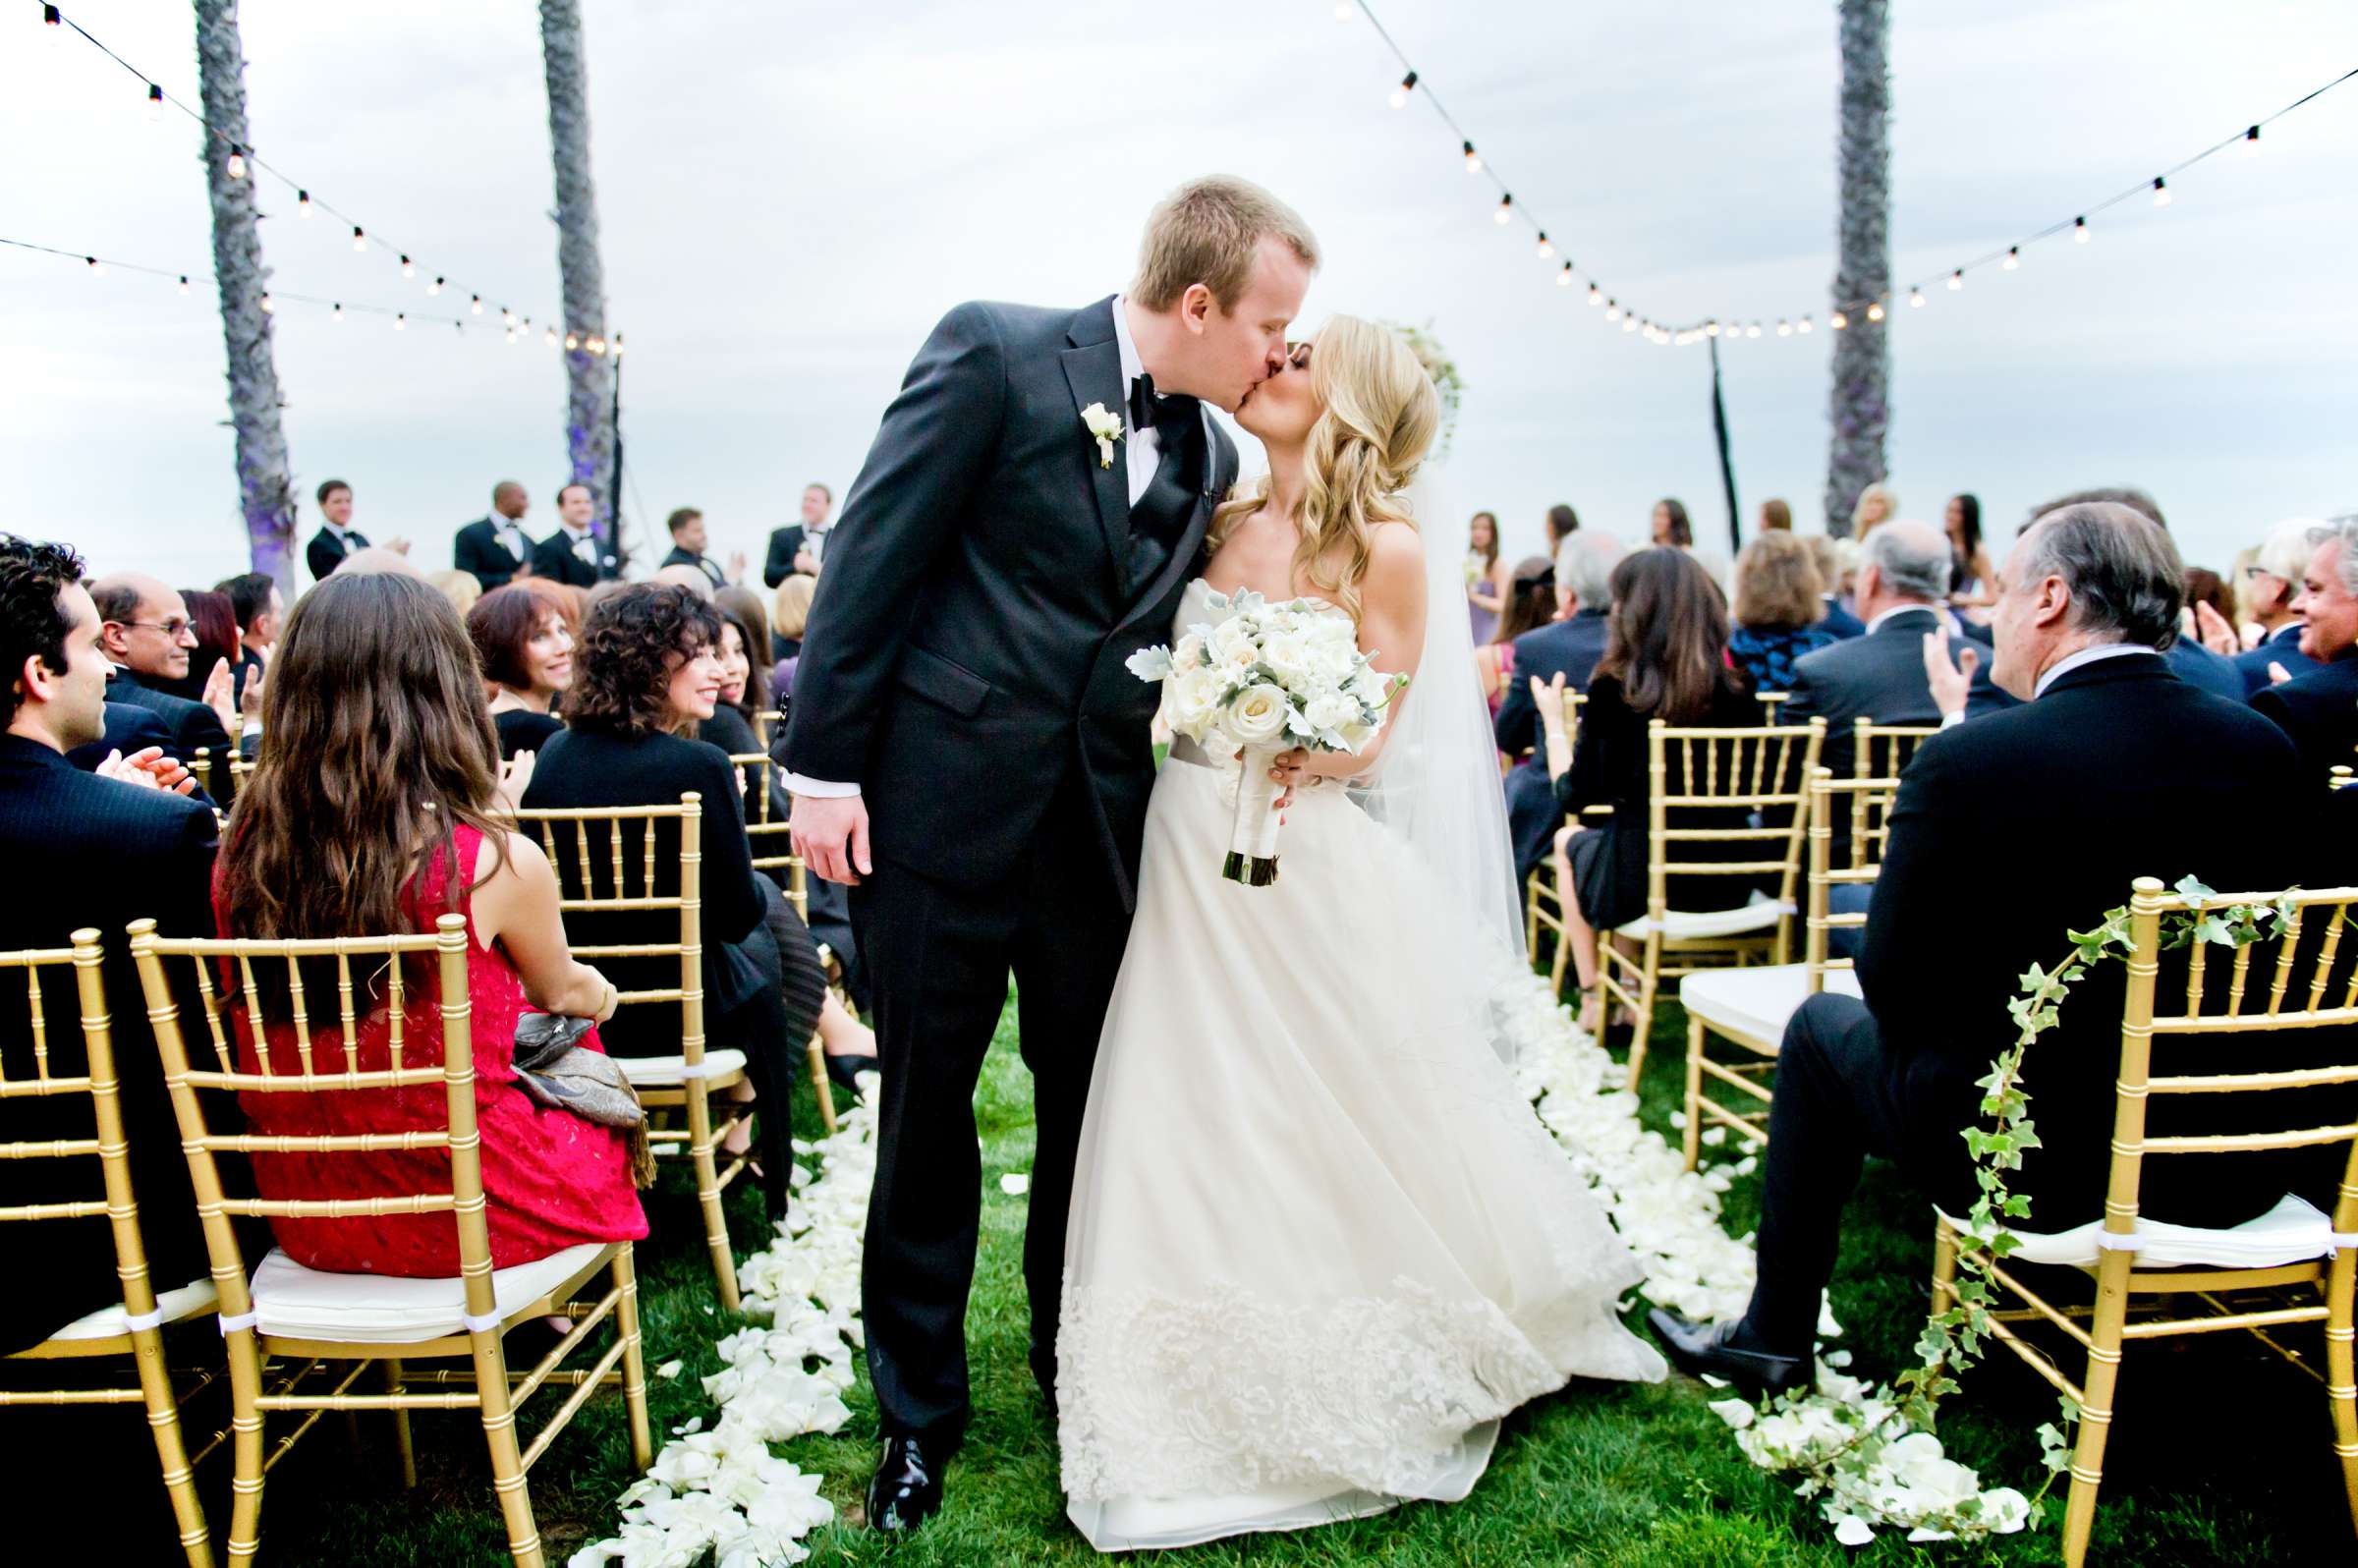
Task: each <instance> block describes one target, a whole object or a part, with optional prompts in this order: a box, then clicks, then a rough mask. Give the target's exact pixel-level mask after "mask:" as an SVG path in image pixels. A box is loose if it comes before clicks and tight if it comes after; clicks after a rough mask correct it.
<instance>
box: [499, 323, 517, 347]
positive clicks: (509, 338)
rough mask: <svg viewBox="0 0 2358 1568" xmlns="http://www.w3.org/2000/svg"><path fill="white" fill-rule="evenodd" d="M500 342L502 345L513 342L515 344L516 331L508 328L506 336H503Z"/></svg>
mask: <svg viewBox="0 0 2358 1568" xmlns="http://www.w3.org/2000/svg"><path fill="white" fill-rule="evenodd" d="M500 341H501V342H503V343H513V342H515V341H516V329H515V328H514V327H510V328H508V330H507V333H506V335H505V336H503V337H502V338H501V339H500Z"/></svg>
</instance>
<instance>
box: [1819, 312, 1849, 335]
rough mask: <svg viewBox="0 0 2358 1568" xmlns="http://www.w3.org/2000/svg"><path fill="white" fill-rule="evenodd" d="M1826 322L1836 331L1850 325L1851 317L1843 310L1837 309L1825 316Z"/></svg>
mask: <svg viewBox="0 0 2358 1568" xmlns="http://www.w3.org/2000/svg"><path fill="white" fill-rule="evenodd" d="M1825 324H1826V325H1827V326H1829V327H1832V328H1833V329H1834V330H1835V331H1836V332H1839V331H1841V330H1842V329H1843V328H1844V327H1846V326H1848V325H1850V317H1849V316H1847V315H1844V314H1843V313H1842V312H1841V311H1839V310H1836V311H1834V312H1833V313H1832V314H1831V315H1829V316H1827V317H1826V318H1825Z"/></svg>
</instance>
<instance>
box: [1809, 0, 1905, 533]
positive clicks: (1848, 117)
mask: <svg viewBox="0 0 2358 1568" xmlns="http://www.w3.org/2000/svg"><path fill="white" fill-rule="evenodd" d="M1841 9H1842V23H1841V35H1842V95H1841V130H1840V141H1839V145H1838V163H1839V172H1840V179H1841V187H1842V214H1841V219H1840V225H1841V233H1840V248H1841V255H1840V259H1839V261H1838V262H1837V264H1836V267H1835V271H1834V299H1833V305H1834V308H1835V309H1838V310H1842V311H1845V312H1847V313H1848V315H1849V317H1850V325H1849V326H1848V327H1847V328H1845V329H1844V330H1842V331H1840V332H1836V333H1835V334H1833V338H1834V373H1833V391H1832V395H1831V401H1830V407H1829V411H1828V412H1829V414H1830V416H1831V419H1832V423H1833V443H1832V447H1831V450H1830V451H1829V452H1828V454H1827V460H1826V468H1825V531H1826V532H1828V533H1831V534H1834V535H1835V536H1837V537H1840V536H1843V535H1846V534H1848V533H1849V532H1850V514H1851V509H1852V508H1853V507H1855V506H1856V505H1857V504H1858V499H1859V492H1860V491H1861V490H1864V489H1866V488H1867V486H1868V485H1870V484H1873V483H1875V482H1876V481H1878V480H1879V479H1881V478H1882V477H1883V476H1884V473H1885V469H1884V463H1883V436H1884V434H1885V432H1886V431H1888V430H1889V429H1890V427H1891V403H1890V386H1891V343H1890V338H1889V336H1888V332H1889V328H1890V323H1889V322H1888V321H1887V320H1886V321H1870V320H1868V319H1867V306H1868V304H1869V303H1870V302H1877V301H1880V302H1883V303H1884V304H1885V306H1886V308H1887V306H1888V301H1889V297H1890V293H1891V139H1890V127H1889V119H1890V113H1891V67H1890V38H1891V18H1890V7H1889V4H1888V0H1842V3H1841Z"/></svg>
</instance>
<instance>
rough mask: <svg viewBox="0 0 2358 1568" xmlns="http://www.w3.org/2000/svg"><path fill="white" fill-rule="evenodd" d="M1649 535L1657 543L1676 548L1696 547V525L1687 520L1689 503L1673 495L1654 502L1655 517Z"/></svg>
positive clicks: (1687, 548)
mask: <svg viewBox="0 0 2358 1568" xmlns="http://www.w3.org/2000/svg"><path fill="white" fill-rule="evenodd" d="M1647 536H1648V537H1649V538H1650V539H1651V540H1652V541H1653V542H1654V543H1656V544H1657V545H1667V546H1669V547H1670V548H1671V549H1674V550H1691V549H1693V548H1695V525H1694V524H1692V523H1690V522H1689V521H1687V505H1686V503H1685V502H1684V501H1681V500H1678V499H1676V498H1675V497H1672V496H1667V495H1665V496H1663V497H1662V498H1661V499H1660V500H1658V501H1656V502H1655V503H1654V519H1653V524H1652V526H1651V527H1650V528H1649V529H1648V531H1647Z"/></svg>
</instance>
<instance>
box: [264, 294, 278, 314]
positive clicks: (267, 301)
mask: <svg viewBox="0 0 2358 1568" xmlns="http://www.w3.org/2000/svg"><path fill="white" fill-rule="evenodd" d="M261 306H262V314H264V315H268V314H269V313H270V312H271V311H273V310H275V309H277V308H278V307H277V306H275V305H272V304H271V303H270V296H268V295H267V294H265V295H263V296H262V299H261Z"/></svg>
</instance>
